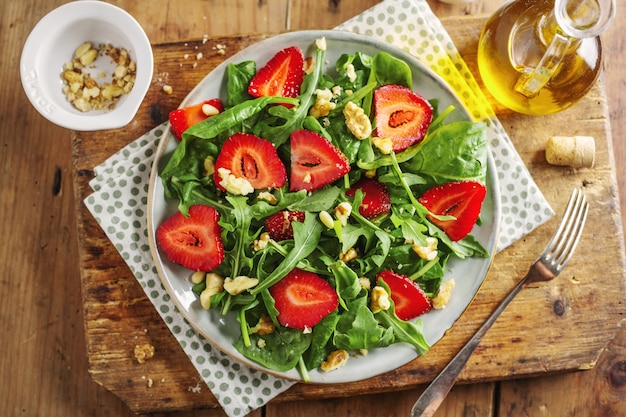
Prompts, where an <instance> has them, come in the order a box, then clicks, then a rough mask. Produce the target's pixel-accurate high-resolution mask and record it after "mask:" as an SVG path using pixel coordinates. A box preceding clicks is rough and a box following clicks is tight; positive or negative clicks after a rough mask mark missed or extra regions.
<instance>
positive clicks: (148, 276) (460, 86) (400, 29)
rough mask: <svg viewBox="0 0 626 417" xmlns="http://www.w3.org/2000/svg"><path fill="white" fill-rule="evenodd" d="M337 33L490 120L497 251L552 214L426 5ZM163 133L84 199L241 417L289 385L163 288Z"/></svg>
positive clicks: (126, 152) (122, 160)
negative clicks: (154, 241)
mask: <svg viewBox="0 0 626 417" xmlns="http://www.w3.org/2000/svg"><path fill="white" fill-rule="evenodd" d="M338 29H341V30H349V31H353V32H357V33H361V34H365V35H368V36H373V37H376V38H379V39H383V40H386V41H387V42H390V43H393V44H395V45H396V46H399V47H401V48H403V49H405V50H406V51H407V52H409V53H411V54H413V55H414V56H416V57H418V58H419V59H420V60H422V61H423V62H424V63H425V64H426V65H428V66H429V67H430V68H432V69H433V70H434V71H435V72H437V73H438V74H439V75H440V76H441V77H442V78H444V79H445V80H446V82H447V83H448V84H450V86H452V88H453V89H454V90H455V91H456V93H457V95H458V96H459V97H460V98H461V99H462V100H463V102H464V103H465V104H466V106H467V107H468V108H469V109H471V111H472V114H473V115H474V117H475V118H476V119H477V120H484V121H486V122H487V123H488V126H489V135H490V136H489V137H490V145H491V150H492V152H493V155H494V159H495V161H496V166H497V168H498V177H499V181H500V188H501V200H502V201H501V205H502V220H501V224H502V230H501V232H500V243H499V249H502V248H504V247H506V246H508V245H509V244H511V243H513V242H514V241H516V240H517V239H519V238H520V237H522V236H523V235H524V234H526V233H528V232H530V231H531V230H533V229H534V228H535V227H537V226H539V225H540V224H542V223H543V222H545V221H546V220H547V219H549V218H550V217H551V216H552V215H553V212H552V209H551V208H550V206H549V205H548V204H547V202H546V201H545V199H544V197H543V196H542V194H541V192H540V191H539V190H538V188H537V186H536V185H535V183H534V181H533V179H532V178H531V176H530V174H529V173H528V171H527V169H526V167H525V166H524V165H523V163H522V161H521V159H520V158H519V155H518V154H517V152H516V151H515V148H514V147H513V145H512V144H511V142H510V139H509V138H508V136H507V134H506V132H505V131H504V129H503V127H502V126H501V124H500V123H499V121H498V120H497V118H495V116H494V115H493V112H492V111H491V109H490V108H489V105H488V104H487V101H486V100H485V98H484V96H483V95H482V93H481V92H480V89H479V88H478V86H477V84H476V81H475V80H474V78H473V76H472V75H471V73H470V72H469V71H468V69H467V67H466V65H465V63H464V62H463V60H462V59H461V57H460V56H459V54H458V52H457V50H456V48H455V47H454V45H453V44H452V41H451V40H450V38H449V36H448V34H447V33H446V32H445V30H444V28H443V26H442V25H441V23H440V22H439V20H438V19H437V18H436V17H435V15H434V14H433V13H432V11H431V10H430V8H429V6H428V4H427V3H426V1H425V0H386V1H383V2H381V3H380V4H378V5H376V6H374V7H373V8H372V9H370V10H367V11H366V12H364V13H363V14H361V15H359V16H357V17H355V18H354V19H352V20H350V21H348V22H346V23H345V24H343V25H341V26H340V27H339V28H338ZM166 129H167V124H163V125H160V126H158V127H156V128H155V129H153V130H152V131H150V132H148V133H146V134H145V135H144V136H142V137H140V138H138V139H137V140H135V141H134V142H132V143H131V144H129V145H128V146H126V147H125V148H124V149H121V150H120V151H118V152H117V153H115V154H114V155H112V156H111V157H110V158H109V159H108V160H107V161H105V162H104V163H103V164H101V165H99V166H98V167H96V168H95V173H96V176H95V178H94V179H93V180H92V181H91V183H90V185H91V187H92V188H93V190H94V193H93V194H91V195H90V196H88V197H87V198H86V199H85V201H84V202H85V205H86V206H87V208H88V209H89V210H90V212H91V213H92V215H93V216H94V218H95V219H96V220H97V221H98V223H99V224H100V225H101V227H102V229H103V230H104V231H105V232H106V234H107V236H108V237H109V239H110V240H111V242H113V244H114V245H115V247H116V249H117V250H118V251H119V253H120V254H121V256H122V258H123V259H124V260H125V262H126V263H127V264H128V266H129V268H130V270H131V271H132V273H133V274H134V276H135V277H136V279H137V281H138V282H139V283H140V285H141V286H142V288H143V289H144V291H145V293H146V295H147V296H148V298H149V299H150V301H151V302H152V303H153V304H154V306H155V309H156V311H157V312H158V313H159V314H160V316H161V317H162V319H163V321H164V322H165V323H166V325H167V326H168V328H169V329H170V330H171V332H172V334H173V335H174V336H175V337H176V338H177V340H178V342H179V343H180V345H181V347H182V348H183V350H184V351H185V353H186V354H187V356H188V357H189V360H190V361H191V362H192V363H193V365H194V366H195V367H196V369H197V370H198V374H199V376H200V377H201V378H202V380H203V381H204V383H205V384H206V386H207V387H208V388H209V389H210V390H211V392H212V393H213V394H214V395H215V397H216V398H217V400H218V401H219V403H220V405H221V406H222V407H223V409H224V411H225V412H226V414H227V415H228V416H245V415H246V414H248V413H249V412H250V411H252V410H254V409H256V408H258V407H260V406H262V405H264V404H265V403H267V402H268V401H269V400H271V399H272V398H274V397H275V396H276V395H278V394H279V393H281V392H283V391H284V390H286V389H287V388H289V387H290V386H291V385H292V384H293V382H291V381H286V380H282V379H278V378H275V377H273V376H270V375H267V374H265V373H262V372H259V371H257V370H254V369H249V368H248V367H246V366H242V365H240V364H239V363H236V362H233V361H232V360H231V359H230V358H229V357H227V356H226V355H224V354H223V353H222V352H220V351H219V350H218V349H216V348H214V347H212V346H211V345H210V344H209V343H208V342H207V341H206V340H205V339H203V338H202V336H200V335H199V334H198V333H196V332H195V331H194V329H193V328H192V327H191V326H190V324H189V323H188V322H187V321H186V320H185V319H184V318H183V317H182V315H181V314H180V313H179V312H178V311H177V309H176V307H175V305H174V303H173V302H172V301H171V300H170V297H169V295H168V294H167V291H166V290H165V288H164V287H163V285H162V284H161V281H160V279H159V277H158V275H157V272H156V268H155V266H154V262H153V260H152V256H151V253H150V248H149V245H148V233H147V226H146V224H147V223H146V208H147V196H148V183H149V176H150V169H151V165H152V161H153V159H154V155H155V152H156V149H157V146H158V143H159V140H160V139H161V137H162V136H163V134H164V132H165V130H166ZM190 389H193V390H197V389H201V388H200V385H198V386H197V387H190Z"/></svg>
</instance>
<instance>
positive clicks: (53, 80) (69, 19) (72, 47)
mask: <svg viewBox="0 0 626 417" xmlns="http://www.w3.org/2000/svg"><path fill="white" fill-rule="evenodd" d="M153 68H154V58H153V55H152V47H151V45H150V40H149V39H148V37H147V36H146V34H145V32H144V30H143V29H142V27H141V26H140V25H139V23H138V22H137V21H136V20H135V19H134V18H133V17H132V16H131V15H130V14H128V13H127V12H126V11H124V10H123V9H121V8H119V7H117V6H114V5H112V4H109V3H105V2H103V1H97V0H95V1H94V0H80V1H73V2H70V3H67V4H64V5H63V6H60V7H58V8H56V9H54V10H53V11H51V12H50V13H48V14H47V15H46V16H44V17H43V18H42V19H41V20H40V21H39V23H37V25H36V26H35V28H34V29H33V30H32V32H31V34H30V35H29V37H28V39H27V40H26V43H25V44H24V49H23V51H22V57H21V62H20V76H21V79H22V86H23V87H24V91H25V93H26V95H27V96H28V99H29V100H30V102H31V104H32V105H33V106H34V107H35V109H37V111H39V113H41V115H42V116H44V117H45V118H46V119H48V120H49V121H51V122H52V123H54V124H57V125H59V126H62V127H65V128H68V129H72V130H78V131H94V130H106V129H116V128H121V127H123V126H126V125H127V124H128V123H130V121H131V120H132V119H133V118H134V117H135V114H136V113H137V111H138V110H139V107H140V105H141V103H142V101H143V99H144V97H145V95H146V93H147V91H148V88H149V87H150V83H151V82H152V73H153Z"/></svg>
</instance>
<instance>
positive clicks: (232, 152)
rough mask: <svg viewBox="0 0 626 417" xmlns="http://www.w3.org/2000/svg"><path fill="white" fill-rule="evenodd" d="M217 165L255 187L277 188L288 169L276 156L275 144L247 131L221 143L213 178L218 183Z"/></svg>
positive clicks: (219, 185)
mask: <svg viewBox="0 0 626 417" xmlns="http://www.w3.org/2000/svg"><path fill="white" fill-rule="evenodd" d="M220 168H225V169H227V170H228V171H229V172H230V174H232V175H234V176H235V177H237V178H244V179H246V180H248V182H249V183H250V184H251V185H252V188H254V189H255V190H261V189H265V188H280V187H282V186H283V185H285V183H286V182H287V169H286V168H285V165H284V164H283V162H282V161H281V160H280V158H279V157H278V152H276V148H275V147H274V145H273V144H272V143H271V142H270V141H267V140H265V139H262V138H260V137H258V136H254V135H251V134H248V133H235V134H234V135H232V136H231V137H229V138H228V139H226V141H225V142H224V145H223V146H222V150H221V151H220V154H219V155H218V156H217V160H216V161H215V174H214V175H213V178H214V180H215V183H216V184H217V186H218V187H219V188H221V189H223V190H224V189H225V187H224V186H223V185H221V184H220V182H221V181H222V177H221V176H220V175H219V170H220Z"/></svg>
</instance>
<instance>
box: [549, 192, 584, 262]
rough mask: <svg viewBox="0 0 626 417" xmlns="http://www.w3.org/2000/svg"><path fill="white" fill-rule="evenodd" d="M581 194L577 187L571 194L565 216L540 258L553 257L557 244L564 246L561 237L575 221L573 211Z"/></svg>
mask: <svg viewBox="0 0 626 417" xmlns="http://www.w3.org/2000/svg"><path fill="white" fill-rule="evenodd" d="M579 194H582V193H580V191H579V190H578V189H577V188H575V189H574V191H572V195H571V196H570V198H569V201H568V203H567V206H566V207H565V212H564V213H563V217H561V221H560V222H559V224H558V226H557V229H556V231H555V232H554V234H553V235H552V238H551V239H550V241H549V242H548V244H547V245H546V248H545V249H544V251H543V253H542V254H541V255H539V258H542V257H545V256H547V257H548V258H552V256H553V255H552V253H553V252H555V249H554V248H555V246H556V247H560V246H562V241H561V238H562V237H563V236H564V235H565V236H566V235H567V231H568V230H569V228H570V227H571V223H572V221H573V219H572V211H573V210H574V207H575V205H576V200H577V199H578V197H579ZM557 250H558V249H557Z"/></svg>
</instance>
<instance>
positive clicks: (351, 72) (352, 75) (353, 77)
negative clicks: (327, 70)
mask: <svg viewBox="0 0 626 417" xmlns="http://www.w3.org/2000/svg"><path fill="white" fill-rule="evenodd" d="M346 75H347V76H348V79H349V80H350V82H351V83H353V82H354V81H355V80H356V71H355V70H354V65H352V64H348V66H347V67H346Z"/></svg>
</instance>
